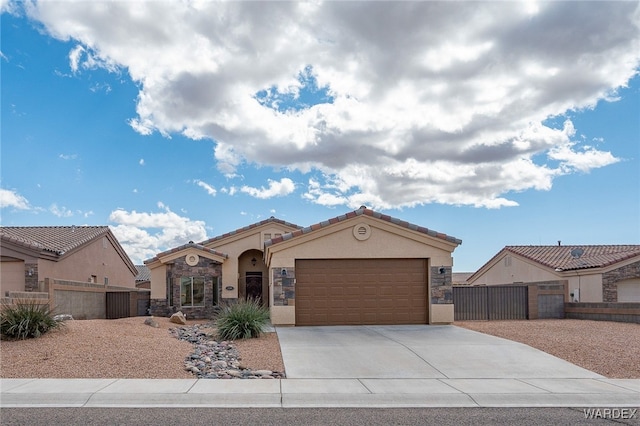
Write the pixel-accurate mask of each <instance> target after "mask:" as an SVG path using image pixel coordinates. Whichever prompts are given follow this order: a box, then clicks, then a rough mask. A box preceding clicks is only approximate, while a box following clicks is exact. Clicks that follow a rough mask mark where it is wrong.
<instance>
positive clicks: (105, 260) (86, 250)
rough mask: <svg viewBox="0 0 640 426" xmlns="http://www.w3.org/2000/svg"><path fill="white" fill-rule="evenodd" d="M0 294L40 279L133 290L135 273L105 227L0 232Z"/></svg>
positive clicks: (38, 284) (37, 287)
mask: <svg viewBox="0 0 640 426" xmlns="http://www.w3.org/2000/svg"><path fill="white" fill-rule="evenodd" d="M0 242H1V244H0V256H1V257H0V260H1V262H2V263H1V265H0V266H1V267H0V294H1V295H2V296H6V294H7V293H8V292H11V291H18V292H24V291H28V292H29V291H43V283H44V280H45V278H50V279H58V280H65V281H76V282H89V283H93V284H102V285H115V286H120V287H131V288H135V277H136V275H137V273H138V271H137V270H136V268H135V266H134V264H133V263H132V262H131V259H129V256H128V255H127V254H126V253H125V251H124V250H123V248H122V246H121V245H120V243H119V242H118V240H117V239H116V237H115V236H114V235H113V233H112V232H111V230H110V229H109V227H108V226H26V227H11V226H3V227H0Z"/></svg>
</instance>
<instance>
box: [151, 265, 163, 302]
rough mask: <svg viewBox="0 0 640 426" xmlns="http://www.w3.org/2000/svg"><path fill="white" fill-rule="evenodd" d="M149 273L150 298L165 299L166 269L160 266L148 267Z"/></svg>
mask: <svg viewBox="0 0 640 426" xmlns="http://www.w3.org/2000/svg"><path fill="white" fill-rule="evenodd" d="M150 272H151V298H152V299H166V298H167V267H166V266H165V265H162V264H157V265H153V267H151V266H150Z"/></svg>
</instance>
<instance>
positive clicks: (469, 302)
mask: <svg viewBox="0 0 640 426" xmlns="http://www.w3.org/2000/svg"><path fill="white" fill-rule="evenodd" d="M453 304H454V308H453V309H454V320H455V321H465V320H516V319H527V318H528V317H529V309H528V306H529V292H528V287H527V286H526V285H517V286H513V285H506V286H477V287H476V286H474V287H460V286H455V287H453Z"/></svg>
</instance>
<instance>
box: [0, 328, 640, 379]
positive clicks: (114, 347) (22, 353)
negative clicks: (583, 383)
mask: <svg viewBox="0 0 640 426" xmlns="http://www.w3.org/2000/svg"><path fill="white" fill-rule="evenodd" d="M155 319H156V321H157V323H158V325H159V327H158V328H154V327H150V326H148V325H145V324H144V320H145V317H133V318H123V319H117V320H71V321H67V322H66V323H65V326H64V327H62V328H61V329H59V330H54V331H52V332H49V333H47V334H45V335H43V336H42V337H40V338H37V339H28V340H15V341H13V340H2V341H1V342H0V355H1V360H0V376H1V377H2V378H148V379H186V378H193V377H194V375H193V374H192V373H191V372H189V371H186V370H185V358H187V357H188V356H189V355H190V354H191V353H192V351H193V345H192V344H190V343H188V342H186V341H183V340H178V339H177V338H176V337H174V334H172V333H171V332H170V329H172V328H176V327H180V326H179V325H176V324H173V323H171V322H169V319H168V318H157V317H156V318H155ZM198 323H199V324H203V322H202V320H200V321H196V320H191V321H189V323H188V324H187V326H190V325H194V324H198ZM455 325H456V326H460V327H464V328H467V329H470V330H475V331H479V332H482V333H487V334H491V335H494V336H498V337H502V338H506V339H510V340H514V341H518V342H521V343H525V344H528V345H530V346H533V347H535V348H537V349H540V350H543V351H545V352H547V353H549V354H551V355H554V356H557V357H559V358H562V359H565V360H567V361H569V362H572V363H574V364H576V365H579V366H581V367H583V368H586V369H589V370H591V371H594V372H596V373H599V374H602V375H603V376H606V377H609V378H626V379H640V362H638V354H639V353H640V325H638V324H629V323H617V322H607V321H585V320H534V321H465V322H459V323H456V324H455ZM233 345H234V346H235V347H236V349H237V350H238V352H239V354H240V359H241V363H242V365H243V366H244V367H246V368H250V369H253V370H272V371H284V365H283V362H282V356H281V354H280V346H279V343H278V337H277V334H276V333H273V332H271V333H265V334H263V335H262V336H261V337H260V338H257V339H248V340H238V341H235V342H233Z"/></svg>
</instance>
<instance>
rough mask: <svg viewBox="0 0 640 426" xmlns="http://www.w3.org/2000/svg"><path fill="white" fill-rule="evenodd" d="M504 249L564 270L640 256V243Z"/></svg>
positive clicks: (596, 266) (597, 265)
mask: <svg viewBox="0 0 640 426" xmlns="http://www.w3.org/2000/svg"><path fill="white" fill-rule="evenodd" d="M504 249H505V250H507V251H509V252H511V253H515V254H518V255H520V256H522V257H526V258H527V259H530V260H533V261H534V262H537V263H540V264H542V265H544V266H548V267H549V268H553V269H562V270H563V271H567V270H575V269H586V268H601V267H605V266H609V265H612V264H614V263H618V262H621V261H623V260H626V259H630V258H632V257H635V256H640V245H575V246H506V247H505V248H504Z"/></svg>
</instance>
